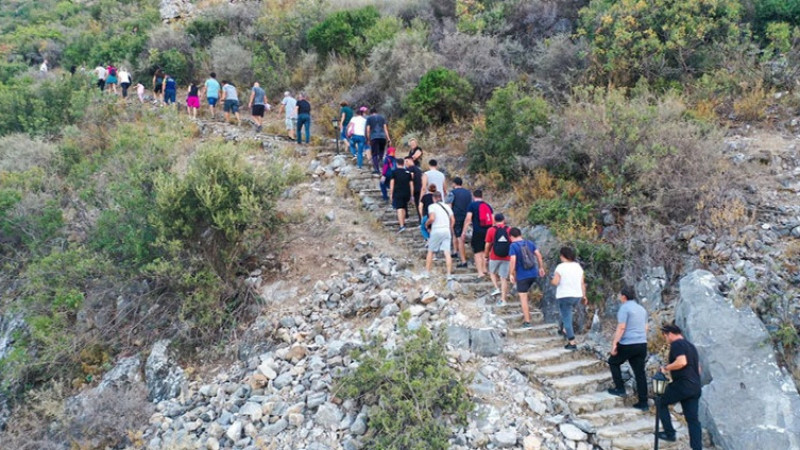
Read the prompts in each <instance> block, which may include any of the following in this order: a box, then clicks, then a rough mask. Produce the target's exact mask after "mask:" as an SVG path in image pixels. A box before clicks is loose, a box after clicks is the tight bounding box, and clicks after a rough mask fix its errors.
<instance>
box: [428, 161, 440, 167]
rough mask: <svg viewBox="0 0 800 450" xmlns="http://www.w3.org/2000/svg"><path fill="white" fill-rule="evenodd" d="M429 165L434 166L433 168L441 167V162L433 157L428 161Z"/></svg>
mask: <svg viewBox="0 0 800 450" xmlns="http://www.w3.org/2000/svg"><path fill="white" fill-rule="evenodd" d="M428 165H429V166H431V168H433V169H435V168H437V167H439V163H438V162H436V160H435V159H432V160H430V161H428Z"/></svg>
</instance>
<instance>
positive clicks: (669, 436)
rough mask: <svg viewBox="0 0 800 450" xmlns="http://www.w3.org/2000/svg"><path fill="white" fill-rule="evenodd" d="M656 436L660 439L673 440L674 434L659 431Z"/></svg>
mask: <svg viewBox="0 0 800 450" xmlns="http://www.w3.org/2000/svg"><path fill="white" fill-rule="evenodd" d="M658 438H659V439H661V440H662V441H669V442H675V434H674V433H673V434H669V433H667V432H666V431H659V432H658Z"/></svg>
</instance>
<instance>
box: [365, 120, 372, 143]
mask: <svg viewBox="0 0 800 450" xmlns="http://www.w3.org/2000/svg"><path fill="white" fill-rule="evenodd" d="M371 128H372V127H371V126H370V125H369V122H367V128H366V133H365V134H364V136H366V138H367V142H369V134H370V133H369V132H370V130H371Z"/></svg>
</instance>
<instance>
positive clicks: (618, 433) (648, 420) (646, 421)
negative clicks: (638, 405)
mask: <svg viewBox="0 0 800 450" xmlns="http://www.w3.org/2000/svg"><path fill="white" fill-rule="evenodd" d="M655 420H656V419H655V416H654V415H652V416H651V415H642V416H641V417H640V418H639V419H636V420H632V421H629V422H625V423H620V424H619V425H612V426H610V427H602V428H599V429H598V430H597V437H599V438H601V439H610V440H611V442H612V445H615V446H616V447H615V448H618V447H619V444H616V443H615V442H616V441H617V439H620V438H623V437H629V436H631V435H633V434H638V433H646V432H648V431H649V432H650V433H651V434H650V436H651V439H652V436H653V435H652V433H653V431H654V430H655ZM675 428H676V429H678V424H675ZM650 443H651V444H652V443H653V442H652V440H651V442H650Z"/></svg>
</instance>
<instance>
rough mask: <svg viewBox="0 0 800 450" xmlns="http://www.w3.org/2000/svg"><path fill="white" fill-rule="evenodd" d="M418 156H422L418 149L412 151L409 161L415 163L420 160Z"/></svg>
mask: <svg viewBox="0 0 800 450" xmlns="http://www.w3.org/2000/svg"><path fill="white" fill-rule="evenodd" d="M420 156H422V151H421V150H420V149H419V148H417V149H416V150H414V154H413V155H411V159H413V160H414V161H416V160H418V159H419V158H420Z"/></svg>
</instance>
